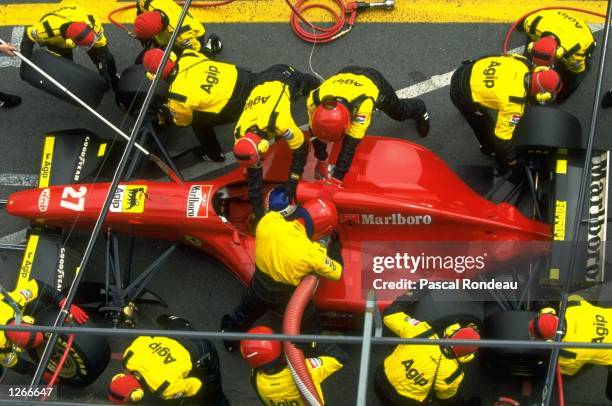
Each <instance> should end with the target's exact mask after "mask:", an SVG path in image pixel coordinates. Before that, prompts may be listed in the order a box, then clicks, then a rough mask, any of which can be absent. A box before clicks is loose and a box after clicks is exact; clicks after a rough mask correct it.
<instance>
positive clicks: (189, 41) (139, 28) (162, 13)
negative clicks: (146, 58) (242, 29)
mask: <svg viewBox="0 0 612 406" xmlns="http://www.w3.org/2000/svg"><path fill="white" fill-rule="evenodd" d="M181 11H182V8H181V7H180V6H179V5H178V4H176V2H174V0H138V1H137V2H136V19H135V20H134V34H135V35H136V38H138V39H140V40H141V42H142V44H143V46H144V47H145V48H151V47H162V48H165V47H166V46H167V45H168V44H169V43H170V38H171V37H172V33H173V32H174V31H175V30H176V26H177V24H178V21H179V18H180V16H181ZM205 34H206V29H205V28H204V26H203V25H202V23H200V22H199V21H198V20H196V19H195V18H193V17H192V16H191V14H189V13H187V15H185V19H184V20H183V25H182V27H181V29H180V31H179V35H178V37H177V39H176V43H175V44H174V47H173V48H172V50H173V51H174V52H176V53H178V54H180V53H181V52H182V51H183V50H186V49H191V50H193V51H196V52H200V51H202V52H204V53H206V55H208V56H212V55H215V54H218V53H219V52H221V49H222V48H223V44H222V43H221V40H220V39H219V37H217V36H216V35H215V34H211V35H210V36H209V37H208V39H207V40H205V39H204V35H205Z"/></svg>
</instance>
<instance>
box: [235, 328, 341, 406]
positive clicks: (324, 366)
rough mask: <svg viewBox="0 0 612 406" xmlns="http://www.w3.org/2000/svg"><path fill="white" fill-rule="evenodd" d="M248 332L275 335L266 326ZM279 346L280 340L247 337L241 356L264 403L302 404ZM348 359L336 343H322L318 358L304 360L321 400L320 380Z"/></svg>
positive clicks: (299, 405) (322, 398)
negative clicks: (248, 338)
mask: <svg viewBox="0 0 612 406" xmlns="http://www.w3.org/2000/svg"><path fill="white" fill-rule="evenodd" d="M247 333H249V334H274V331H273V330H272V329H271V328H269V327H266V326H258V327H253V328H252V329H250V330H249V331H247ZM281 347H282V344H281V342H280V341H271V340H257V339H250V340H242V341H241V342H240V353H241V354H242V358H244V360H245V361H246V362H247V363H248V364H249V365H250V366H251V368H252V370H251V385H252V386H253V389H254V390H255V392H256V393H257V396H258V397H259V399H260V400H261V403H262V404H263V405H292V406H293V405H295V406H301V405H305V403H304V401H303V400H302V396H301V395H300V391H299V390H298V388H297V386H296V385H295V381H294V380H293V376H292V375H291V371H289V368H288V367H287V363H286V362H285V357H283V356H282V348H281ZM347 360H348V355H347V354H346V353H345V352H344V351H342V350H341V349H340V348H339V347H338V346H337V345H335V344H325V345H322V351H321V353H320V355H319V356H318V357H315V358H307V359H306V367H307V368H308V372H310V376H311V377H312V380H313V382H314V384H315V386H316V388H317V392H318V393H319V398H320V399H321V400H322V401H324V397H323V391H322V390H321V383H322V382H323V381H324V380H325V379H327V378H328V377H329V376H330V375H332V374H333V373H335V372H336V371H338V370H340V369H341V368H342V367H343V364H344V363H346V361H347Z"/></svg>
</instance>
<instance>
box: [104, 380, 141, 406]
mask: <svg viewBox="0 0 612 406" xmlns="http://www.w3.org/2000/svg"><path fill="white" fill-rule="evenodd" d="M143 397H144V391H143V390H142V386H141V385H140V382H138V379H136V377H135V376H134V375H132V374H130V373H125V374H117V375H115V376H113V379H112V380H111V382H110V384H109V385H108V400H110V401H111V402H113V403H129V402H138V401H140V400H142V398H143Z"/></svg>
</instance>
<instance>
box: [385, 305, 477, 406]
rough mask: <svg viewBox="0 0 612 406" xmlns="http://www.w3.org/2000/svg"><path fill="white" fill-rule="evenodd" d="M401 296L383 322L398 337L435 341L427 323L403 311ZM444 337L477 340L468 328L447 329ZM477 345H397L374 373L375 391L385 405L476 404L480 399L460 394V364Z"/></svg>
mask: <svg viewBox="0 0 612 406" xmlns="http://www.w3.org/2000/svg"><path fill="white" fill-rule="evenodd" d="M405 304H406V303H405V302H402V296H400V297H399V298H398V299H396V300H395V302H393V303H392V304H391V306H389V307H388V308H387V309H386V310H385V312H384V319H383V322H384V324H385V326H387V327H388V328H389V329H390V330H391V331H392V332H393V333H395V334H397V335H398V336H400V337H401V338H429V339H431V340H436V339H438V335H437V334H436V332H435V331H434V329H433V328H432V327H431V326H430V325H429V324H428V323H426V322H423V321H419V320H416V319H413V318H412V317H410V316H409V315H407V314H406V313H405V312H404V306H405ZM443 338H450V339H461V340H479V339H480V335H479V334H478V332H477V331H476V330H474V329H473V328H470V327H463V328H460V326H459V324H454V325H452V326H449V327H448V328H447V329H446V331H445V333H444V337H443ZM477 349H478V347H477V345H454V346H450V347H442V346H439V345H410V344H400V345H398V346H397V347H396V348H395V350H394V351H393V353H392V354H391V355H389V356H388V357H387V358H386V359H385V361H384V363H383V364H382V365H380V366H379V367H378V369H377V370H376V374H375V378H374V390H375V393H376V396H377V397H378V399H379V400H380V401H381V402H382V404H384V405H398V406H400V405H401V406H404V405H423V404H429V402H431V401H433V400H435V401H436V402H437V404H439V405H479V404H480V398H472V399H470V400H469V401H467V402H466V401H465V400H464V399H463V397H462V396H461V394H459V392H458V391H459V386H460V385H461V382H462V381H463V370H462V366H461V365H462V364H464V363H466V362H470V361H472V360H473V359H474V353H475V352H476V350H477Z"/></svg>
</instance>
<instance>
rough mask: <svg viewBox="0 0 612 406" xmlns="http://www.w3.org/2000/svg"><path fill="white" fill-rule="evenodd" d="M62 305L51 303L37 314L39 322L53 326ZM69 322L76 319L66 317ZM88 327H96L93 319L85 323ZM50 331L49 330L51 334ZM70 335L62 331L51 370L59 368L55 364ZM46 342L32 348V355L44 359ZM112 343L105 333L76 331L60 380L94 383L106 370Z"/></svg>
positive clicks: (69, 324) (81, 383)
mask: <svg viewBox="0 0 612 406" xmlns="http://www.w3.org/2000/svg"><path fill="white" fill-rule="evenodd" d="M57 312H58V309H57V308H56V307H54V306H49V307H46V308H45V309H43V310H42V311H41V312H40V313H38V314H36V315H35V320H36V324H37V325H42V326H52V325H53V322H54V321H55V318H56V316H57ZM65 325H66V326H74V325H76V324H75V323H73V322H72V321H66V323H65ZM84 326H85V327H96V326H95V324H94V323H93V322H91V321H88V322H87V323H85V324H84ZM48 335H49V333H45V336H48ZM67 342H68V337H67V336H66V335H60V336H59V339H58V342H57V344H56V346H55V350H54V352H53V355H52V356H51V360H50V361H49V366H48V368H47V369H48V370H51V371H52V372H55V367H56V366H57V363H58V361H59V359H60V358H61V356H62V355H63V353H64V349H65V348H66V343H67ZM44 347H45V346H44V345H40V346H38V347H37V348H35V349H33V350H30V356H31V357H32V359H33V360H34V361H36V362H38V361H40V356H41V355H42V352H43V350H44ZM110 354H111V351H110V347H109V345H108V342H107V341H106V339H105V338H104V337H100V336H93V335H80V334H75V336H74V341H73V342H72V347H71V348H70V351H69V353H68V357H67V358H66V361H65V362H64V366H63V367H62V370H61V372H60V374H59V381H58V382H59V383H60V384H62V385H67V386H73V387H84V386H87V385H89V384H91V383H93V382H94V381H95V380H96V379H98V377H99V376H100V375H101V374H102V372H104V370H105V369H106V366H107V365H108V363H109V361H110Z"/></svg>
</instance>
